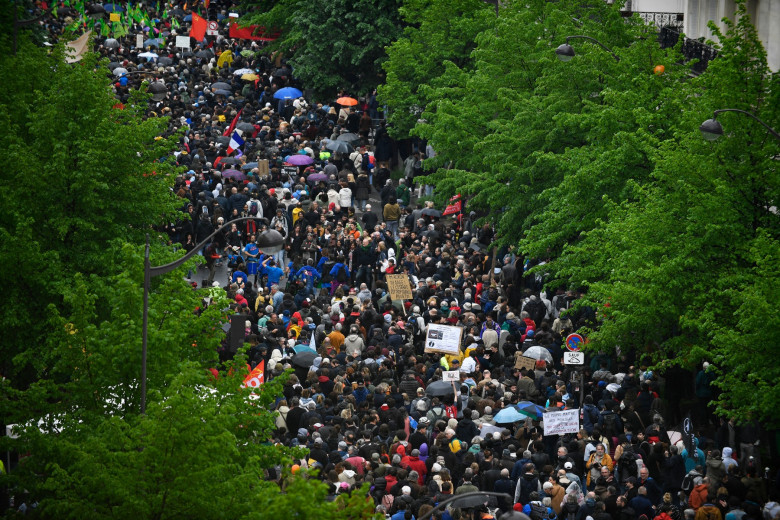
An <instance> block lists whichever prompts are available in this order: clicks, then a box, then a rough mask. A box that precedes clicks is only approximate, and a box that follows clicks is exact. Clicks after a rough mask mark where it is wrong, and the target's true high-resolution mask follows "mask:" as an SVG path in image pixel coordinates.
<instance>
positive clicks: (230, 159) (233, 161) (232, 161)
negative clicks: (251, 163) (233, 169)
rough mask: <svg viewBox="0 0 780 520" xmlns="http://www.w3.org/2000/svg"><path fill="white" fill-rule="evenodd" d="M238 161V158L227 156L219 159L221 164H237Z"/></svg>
mask: <svg viewBox="0 0 780 520" xmlns="http://www.w3.org/2000/svg"><path fill="white" fill-rule="evenodd" d="M236 163H238V159H236V158H235V157H225V158H224V159H222V160H221V161H219V164H225V165H227V164H236Z"/></svg>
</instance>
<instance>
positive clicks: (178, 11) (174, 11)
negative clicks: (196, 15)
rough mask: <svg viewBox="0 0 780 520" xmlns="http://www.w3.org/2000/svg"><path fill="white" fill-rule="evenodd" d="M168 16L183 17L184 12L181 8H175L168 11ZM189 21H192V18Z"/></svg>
mask: <svg viewBox="0 0 780 520" xmlns="http://www.w3.org/2000/svg"><path fill="white" fill-rule="evenodd" d="M169 14H172V15H173V16H178V17H182V16H184V10H183V9H182V8H180V7H177V8H175V9H172V10H171V11H169ZM190 19H192V18H190Z"/></svg>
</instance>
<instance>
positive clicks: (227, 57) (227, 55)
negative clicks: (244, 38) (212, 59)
mask: <svg viewBox="0 0 780 520" xmlns="http://www.w3.org/2000/svg"><path fill="white" fill-rule="evenodd" d="M232 63H233V52H232V51H225V52H223V53H222V54H220V55H219V60H217V67H219V68H222V67H223V66H225V64H227V65H228V66H230V65H231V64H232Z"/></svg>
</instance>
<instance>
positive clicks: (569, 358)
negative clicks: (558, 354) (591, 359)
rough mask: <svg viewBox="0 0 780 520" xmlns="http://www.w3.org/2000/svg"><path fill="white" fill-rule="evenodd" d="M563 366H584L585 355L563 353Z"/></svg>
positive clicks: (581, 353)
mask: <svg viewBox="0 0 780 520" xmlns="http://www.w3.org/2000/svg"><path fill="white" fill-rule="evenodd" d="M563 364H564V365H584V364H585V353H584V352H564V353H563Z"/></svg>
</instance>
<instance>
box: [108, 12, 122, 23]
mask: <svg viewBox="0 0 780 520" xmlns="http://www.w3.org/2000/svg"><path fill="white" fill-rule="evenodd" d="M108 19H109V20H111V21H112V22H121V21H122V17H121V16H119V13H111V14H110V15H109V16H108Z"/></svg>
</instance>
